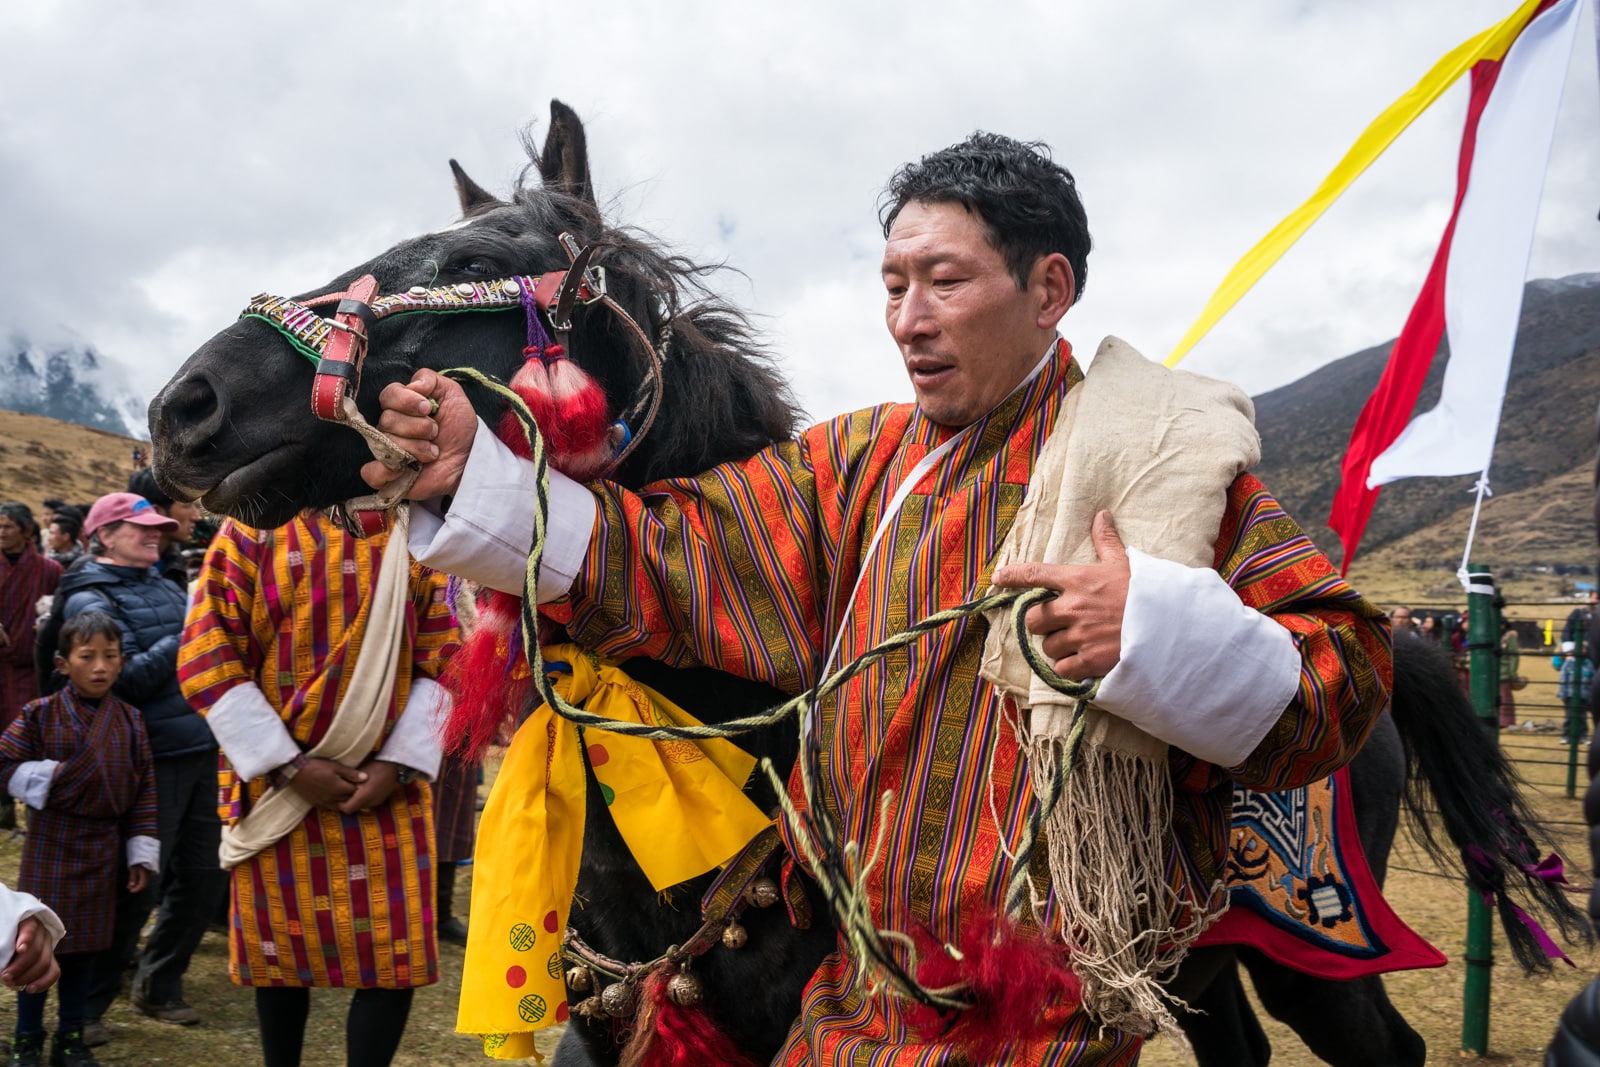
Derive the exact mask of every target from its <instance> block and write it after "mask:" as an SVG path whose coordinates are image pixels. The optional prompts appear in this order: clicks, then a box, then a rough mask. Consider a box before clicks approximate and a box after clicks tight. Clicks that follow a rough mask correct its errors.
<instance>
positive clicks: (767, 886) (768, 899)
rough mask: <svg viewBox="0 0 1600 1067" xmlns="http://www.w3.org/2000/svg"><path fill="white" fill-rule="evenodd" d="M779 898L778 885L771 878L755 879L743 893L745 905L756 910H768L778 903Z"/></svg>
mask: <svg viewBox="0 0 1600 1067" xmlns="http://www.w3.org/2000/svg"><path fill="white" fill-rule="evenodd" d="M780 896H781V894H780V893H779V892H778V883H777V882H774V881H773V880H772V879H771V878H757V879H756V880H755V881H753V882H751V883H750V888H749V889H746V890H745V891H744V899H745V903H747V904H749V905H751V906H752V907H756V908H770V907H772V906H773V905H774V904H776V903H777V902H778V898H779V897H780Z"/></svg>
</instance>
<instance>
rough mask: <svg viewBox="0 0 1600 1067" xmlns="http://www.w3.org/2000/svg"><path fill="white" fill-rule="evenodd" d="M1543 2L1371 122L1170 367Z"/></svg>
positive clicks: (1494, 29) (1211, 306)
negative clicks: (1421, 117)
mask: <svg viewBox="0 0 1600 1067" xmlns="http://www.w3.org/2000/svg"><path fill="white" fill-rule="evenodd" d="M1541 2H1542V0H1524V2H1523V3H1522V4H1520V5H1518V7H1517V9H1516V11H1514V12H1512V13H1511V15H1510V16H1509V17H1508V18H1506V19H1505V20H1504V21H1502V22H1498V23H1496V24H1495V25H1493V26H1490V27H1489V28H1488V29H1486V30H1484V31H1483V32H1482V33H1480V34H1478V35H1476V36H1475V37H1471V38H1468V39H1467V40H1465V41H1463V42H1462V43H1461V44H1459V45H1457V46H1456V47H1455V48H1452V49H1451V50H1450V51H1449V52H1447V53H1445V54H1444V56H1442V57H1441V58H1440V59H1439V61H1438V62H1437V63H1435V64H1434V65H1433V69H1431V70H1429V71H1428V73H1426V74H1424V75H1423V76H1422V80H1421V81H1419V82H1417V84H1415V85H1413V86H1412V87H1411V88H1410V89H1408V90H1406V91H1405V93H1403V94H1402V95H1401V96H1400V98H1399V99H1398V100H1396V101H1395V102H1394V103H1392V104H1390V105H1389V106H1388V107H1387V108H1385V109H1384V111H1383V114H1381V115H1379V116H1378V117H1377V118H1376V119H1373V120H1372V124H1371V125H1370V126H1368V127H1367V128H1366V129H1365V130H1363V131H1362V133H1361V136H1360V137H1358V138H1356V142H1355V144H1353V145H1351V146H1350V150H1349V151H1348V152H1346V153H1345V154H1344V158H1343V159H1341V160H1339V164H1338V166H1336V167H1334V168H1333V171H1332V172H1331V173H1329V175H1328V176H1327V177H1326V178H1324V179H1322V184H1321V185H1319V186H1317V190H1316V192H1314V193H1312V194H1311V198H1310V199H1309V200H1307V201H1306V202H1305V203H1303V204H1301V205H1300V206H1299V207H1297V208H1295V209H1294V211H1293V212H1291V213H1290V214H1289V215H1288V216H1287V217H1286V218H1284V220H1283V221H1282V222H1280V223H1278V224H1277V225H1276V226H1274V227H1273V228H1272V230H1271V232H1269V233H1268V234H1267V235H1266V236H1265V237H1263V238H1262V239H1261V240H1260V241H1257V242H1256V245H1255V247H1254V248H1252V249H1250V251H1248V252H1246V253H1245V254H1244V257H1243V258H1242V259H1240V260H1239V262H1237V263H1235V264H1234V265H1233V268H1232V269H1231V270H1229V271H1228V274H1227V276H1226V277H1224V278H1223V279H1222V284H1221V285H1219V286H1217V291H1216V292H1214V293H1212V294H1211V299H1210V300H1209V301H1207V302H1206V306H1205V308H1204V309H1203V310H1202V311H1201V312H1200V317H1199V318H1198V319H1196V320H1195V322H1194V325H1193V326H1190V327H1189V331H1188V332H1187V333H1185V334H1184V335H1183V338H1182V339H1181V340H1180V341H1179V342H1178V344H1177V346H1176V347H1174V348H1173V350H1172V351H1171V353H1169V354H1168V356H1167V360H1166V363H1167V366H1169V367H1175V366H1177V365H1178V361H1179V360H1181V359H1182V358H1183V357H1184V356H1186V355H1188V354H1189V349H1191V348H1193V347H1194V346H1195V343H1196V342H1198V341H1199V340H1200V338H1202V337H1204V336H1205V335H1206V333H1207V332H1208V331H1209V330H1210V329H1211V327H1213V326H1215V325H1216V324H1217V321H1218V320H1219V319H1221V318H1222V316H1224V315H1226V314H1227V313H1228V311H1229V310H1230V309H1232V307H1233V305H1235V304H1237V303H1238V302H1239V300H1240V298H1241V297H1243V296H1244V294H1245V293H1247V292H1249V291H1250V287H1251V286H1253V285H1255V283H1256V282H1258V281H1260V280H1261V276H1262V275H1263V274H1265V273H1267V270H1268V268H1270V267H1271V266H1272V265H1273V264H1274V263H1276V262H1278V260H1279V259H1281V258H1282V257H1283V254H1284V253H1285V252H1287V251H1289V248H1290V246H1292V245H1293V244H1294V243H1295V242H1296V241H1298V240H1299V239H1300V237H1301V235H1303V234H1304V233H1305V232H1306V231H1307V230H1309V229H1310V228H1311V224H1312V223H1314V222H1316V221H1317V219H1319V218H1321V217H1322V213H1323V212H1325V211H1327V210H1328V208H1330V207H1332V206H1333V202H1334V201H1335V200H1337V199H1339V197H1340V196H1342V195H1343V194H1344V191H1345V190H1346V189H1348V188H1349V187H1350V185H1351V183H1352V182H1354V181H1355V180H1356V179H1357V178H1358V177H1360V176H1361V173H1362V172H1363V171H1365V170H1366V169H1367V168H1368V167H1370V166H1371V165H1372V164H1373V162H1374V161H1375V160H1376V159H1377V158H1378V157H1379V156H1381V155H1383V153H1384V151H1385V150H1386V149H1387V148H1388V147H1389V145H1390V144H1392V143H1393V142H1394V139H1395V138H1396V137H1399V136H1400V134H1401V132H1402V131H1404V130H1405V128H1406V127H1407V126H1410V125H1411V123H1412V122H1414V121H1415V120H1416V118H1417V116H1418V115H1420V114H1422V113H1423V112H1424V111H1426V110H1427V109H1428V108H1429V107H1430V106H1432V104H1433V102H1434V101H1435V100H1437V99H1439V97H1440V95H1441V94H1443V93H1444V91H1445V90H1446V89H1448V88H1449V87H1450V86H1451V85H1453V84H1454V83H1455V81H1456V79H1458V78H1460V77H1461V75H1463V74H1465V73H1466V72H1467V71H1469V70H1471V69H1472V67H1473V65H1474V64H1476V63H1478V62H1479V61H1480V60H1484V59H1500V58H1502V57H1503V56H1505V54H1506V52H1508V51H1509V50H1510V49H1511V43H1512V42H1513V41H1515V40H1516V39H1517V35H1518V34H1520V33H1521V32H1522V30H1523V27H1525V26H1527V24H1528V23H1529V22H1530V21H1532V19H1533V15H1534V12H1535V11H1536V10H1537V9H1538V7H1539V4H1540V3H1541Z"/></svg>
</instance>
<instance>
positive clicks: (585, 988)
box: [567, 967, 594, 993]
mask: <svg viewBox="0 0 1600 1067" xmlns="http://www.w3.org/2000/svg"><path fill="white" fill-rule="evenodd" d="M567 988H568V989H570V990H572V991H573V992H574V993H587V992H589V990H591V989H593V988H594V976H593V975H591V974H590V973H589V968H587V967H574V968H572V969H571V970H569V971H568V972H567Z"/></svg>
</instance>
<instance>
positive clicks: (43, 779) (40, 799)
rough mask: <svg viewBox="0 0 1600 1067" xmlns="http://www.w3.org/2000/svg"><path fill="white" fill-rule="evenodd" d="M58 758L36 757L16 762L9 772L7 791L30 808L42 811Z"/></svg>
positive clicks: (53, 778)
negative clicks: (15, 766) (15, 767)
mask: <svg viewBox="0 0 1600 1067" xmlns="http://www.w3.org/2000/svg"><path fill="white" fill-rule="evenodd" d="M60 765H61V762H60V761H59V760H53V759H36V760H29V761H28V762H26V763H19V764H17V769H16V770H14V771H12V772H11V781H10V783H9V784H8V785H7V786H6V789H7V791H9V792H10V793H11V795H12V796H14V797H16V798H17V799H18V800H20V801H22V802H23V803H24V804H26V805H28V807H30V808H34V809H35V810H38V811H43V810H44V806H45V803H46V802H47V801H48V800H49V799H50V783H51V782H52V781H54V780H55V776H56V768H57V767H59V766H60Z"/></svg>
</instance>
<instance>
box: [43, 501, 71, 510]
mask: <svg viewBox="0 0 1600 1067" xmlns="http://www.w3.org/2000/svg"><path fill="white" fill-rule="evenodd" d="M44 506H45V507H47V508H49V509H50V510H51V511H60V510H61V509H62V508H64V507H66V506H67V503H66V501H64V500H46V501H45V502H44Z"/></svg>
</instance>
